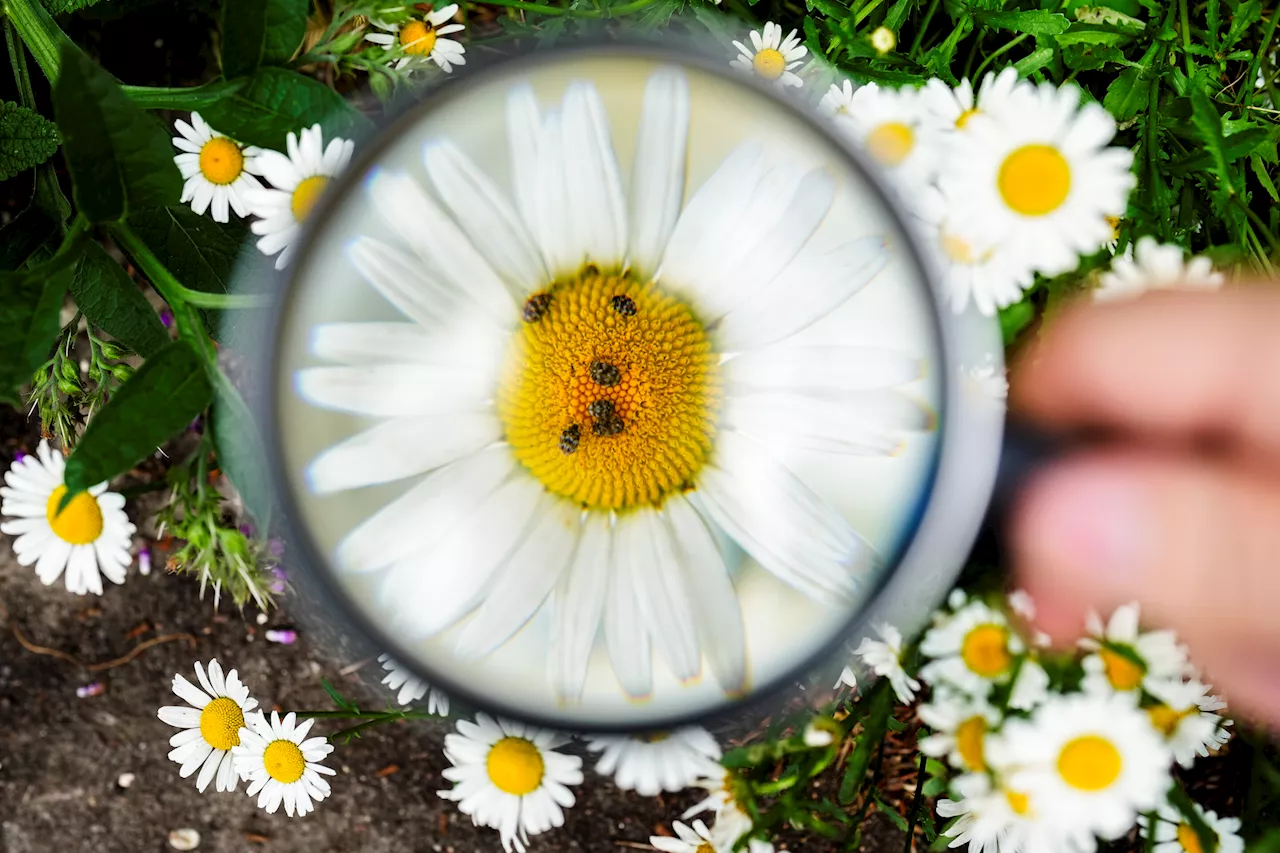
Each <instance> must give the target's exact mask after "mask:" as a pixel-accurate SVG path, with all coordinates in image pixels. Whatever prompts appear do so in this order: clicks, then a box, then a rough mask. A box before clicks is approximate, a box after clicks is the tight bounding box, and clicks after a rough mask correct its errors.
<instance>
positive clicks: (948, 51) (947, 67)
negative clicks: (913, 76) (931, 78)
mask: <svg viewBox="0 0 1280 853" xmlns="http://www.w3.org/2000/svg"><path fill="white" fill-rule="evenodd" d="M972 30H973V21H972V19H971V18H969V17H968V16H967V15H966V16H964V17H962V18H961V19H960V20H959V21H958V22H957V23H956V25H955V27H954V28H953V29H952V30H951V33H950V34H949V35H948V36H947V37H946V38H945V39H943V41H942V44H940V45H938V46H937V47H935V48H934V49H933V50H931V51H930V52H929V57H928V59H926V60H925V68H927V69H928V70H929V71H931V72H933V73H934V74H935V75H937V76H939V77H941V78H943V79H944V80H945V81H946V82H947V83H949V84H951V85H955V83H956V76H955V75H954V74H952V73H951V60H952V59H953V58H954V57H955V55H956V45H958V44H959V43H960V40H961V39H963V38H964V37H965V36H966V35H968V34H969V32H971V31H972Z"/></svg>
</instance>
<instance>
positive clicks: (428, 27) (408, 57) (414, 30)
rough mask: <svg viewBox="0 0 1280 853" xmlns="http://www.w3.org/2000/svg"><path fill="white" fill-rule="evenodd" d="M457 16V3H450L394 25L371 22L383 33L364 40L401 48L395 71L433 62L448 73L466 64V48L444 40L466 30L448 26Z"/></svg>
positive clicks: (460, 27) (458, 26) (373, 34)
mask: <svg viewBox="0 0 1280 853" xmlns="http://www.w3.org/2000/svg"><path fill="white" fill-rule="evenodd" d="M457 13H458V4H457V3H450V4H449V5H448V6H442V7H441V8H439V9H437V10H435V11H434V12H428V13H427V15H426V17H424V18H411V19H409V20H407V21H404V22H395V23H383V22H382V21H371V22H370V23H372V24H373V26H375V27H377V28H378V29H380V30H382V32H380V33H374V32H371V33H368V34H366V35H365V37H364V40H365V41H368V42H373V43H374V44H380V45H382V46H384V47H391V46H393V45H396V44H398V45H400V48H401V50H403V51H404V56H403V57H401V59H400V61H399V62H397V63H396V68H405V67H407V66H410V65H412V64H413V63H415V62H421V61H422V60H424V59H430V60H431V61H432V62H434V63H435V64H436V65H438V66H440V70H442V71H444V72H446V73H448V72H449V71H452V70H453V66H455V65H466V64H467V57H466V55H465V54H466V48H464V47H463V46H462V45H461V44H459V43H458V42H456V41H454V40H453V39H448V38H441V36H447V35H450V34H452V33H460V32H462V31H463V29H465V28H464V27H463V26H462V24H449V23H446V22H447V21H449V20H451V19H452V18H453V16H454V15H456V14H457Z"/></svg>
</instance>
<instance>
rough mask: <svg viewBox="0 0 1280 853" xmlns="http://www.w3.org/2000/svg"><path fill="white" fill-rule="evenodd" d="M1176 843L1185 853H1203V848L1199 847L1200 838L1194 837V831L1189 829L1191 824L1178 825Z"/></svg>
mask: <svg viewBox="0 0 1280 853" xmlns="http://www.w3.org/2000/svg"><path fill="white" fill-rule="evenodd" d="M1178 843H1179V844H1181V845H1182V849H1183V850H1185V851H1187V853H1204V848H1203V847H1201V846H1200V836H1198V835H1196V831H1195V830H1194V829H1192V828H1191V824H1188V823H1180V824H1178Z"/></svg>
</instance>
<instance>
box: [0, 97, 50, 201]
mask: <svg viewBox="0 0 1280 853" xmlns="http://www.w3.org/2000/svg"><path fill="white" fill-rule="evenodd" d="M57 150H58V128H57V126H56V125H55V124H54V123H53V122H51V121H49V120H48V119H47V118H45V117H44V116H42V115H40V113H38V112H35V111H34V110H29V109H27V108H26V107H24V106H21V105H20V104H15V103H13V102H12V101H0V181H7V180H9V179H10V178H12V177H13V176H14V175H17V174H19V173H20V172H25V171H26V170H27V169H30V168H32V167H33V166H39V165H40V164H41V163H43V162H44V161H45V160H48V159H49V158H50V157H52V156H53V152H55V151H57Z"/></svg>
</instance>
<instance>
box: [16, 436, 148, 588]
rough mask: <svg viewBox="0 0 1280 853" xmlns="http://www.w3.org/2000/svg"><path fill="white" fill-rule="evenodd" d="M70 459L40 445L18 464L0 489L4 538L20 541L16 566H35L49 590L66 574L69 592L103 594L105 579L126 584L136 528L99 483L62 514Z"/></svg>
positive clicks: (45, 443)
mask: <svg viewBox="0 0 1280 853" xmlns="http://www.w3.org/2000/svg"><path fill="white" fill-rule="evenodd" d="M65 470H66V460H64V459H63V458H62V454H61V453H55V452H53V451H52V450H51V449H50V448H49V442H48V441H45V440H43V439H42V440H41V441H40V446H39V447H38V448H36V452H35V453H34V454H27V455H26V456H24V457H22V458H20V459H17V460H15V461H14V463H13V465H12V466H10V468H9V470H8V471H6V472H5V475H4V482H5V486H4V487H3V488H0V498H3V501H0V515H4V516H8V518H9V520H8V521H5V522H3V523H0V533H6V534H8V535H10V536H16V537H18V538H17V539H15V540H14V542H13V553H14V556H16V557H17V558H18V565H20V566H30V565H31V564H32V563H34V564H35V568H36V577H38V578H40V581H41V583H44V584H45V585H48V584H51V583H53V582H54V581H55V580H57V579H58V576H59V575H61V574H62V573H63V570H65V571H66V581H65V582H66V585H67V590H68V591H69V592H74V593H75V594H76V595H84V594H85V593H86V592H92V593H94V594H96V595H101V594H102V576H103V575H106V576H107V579H108V580H110V581H111V582H112V583H117V584H121V583H124V577H125V570H126V569H128V568H129V564H130V563H132V562H133V556H132V554H131V552H130V548H131V543H132V542H133V534H134V531H135V530H136V528H135V527H134V526H133V524H132V523H131V522H130V521H129V517H128V516H127V515H125V512H124V497H123V496H121V495H119V494H117V493H115V492H109V491H107V484H106V483H99V484H98V485H96V486H94V487H93V488H91V489H89V490H88V491H86V492H81V493H80V494H78V495H76V496H75V497H74V498H72V499H71V502H70V503H68V504H67V506H66V507H65V508H63V510H62V511H61V512H59V511H58V507H59V506H60V505H61V504H62V499H63V497H64V496H65V495H66V493H67V487H66V486H65V485H64V484H63V482H62V478H63V473H64V471H65Z"/></svg>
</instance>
